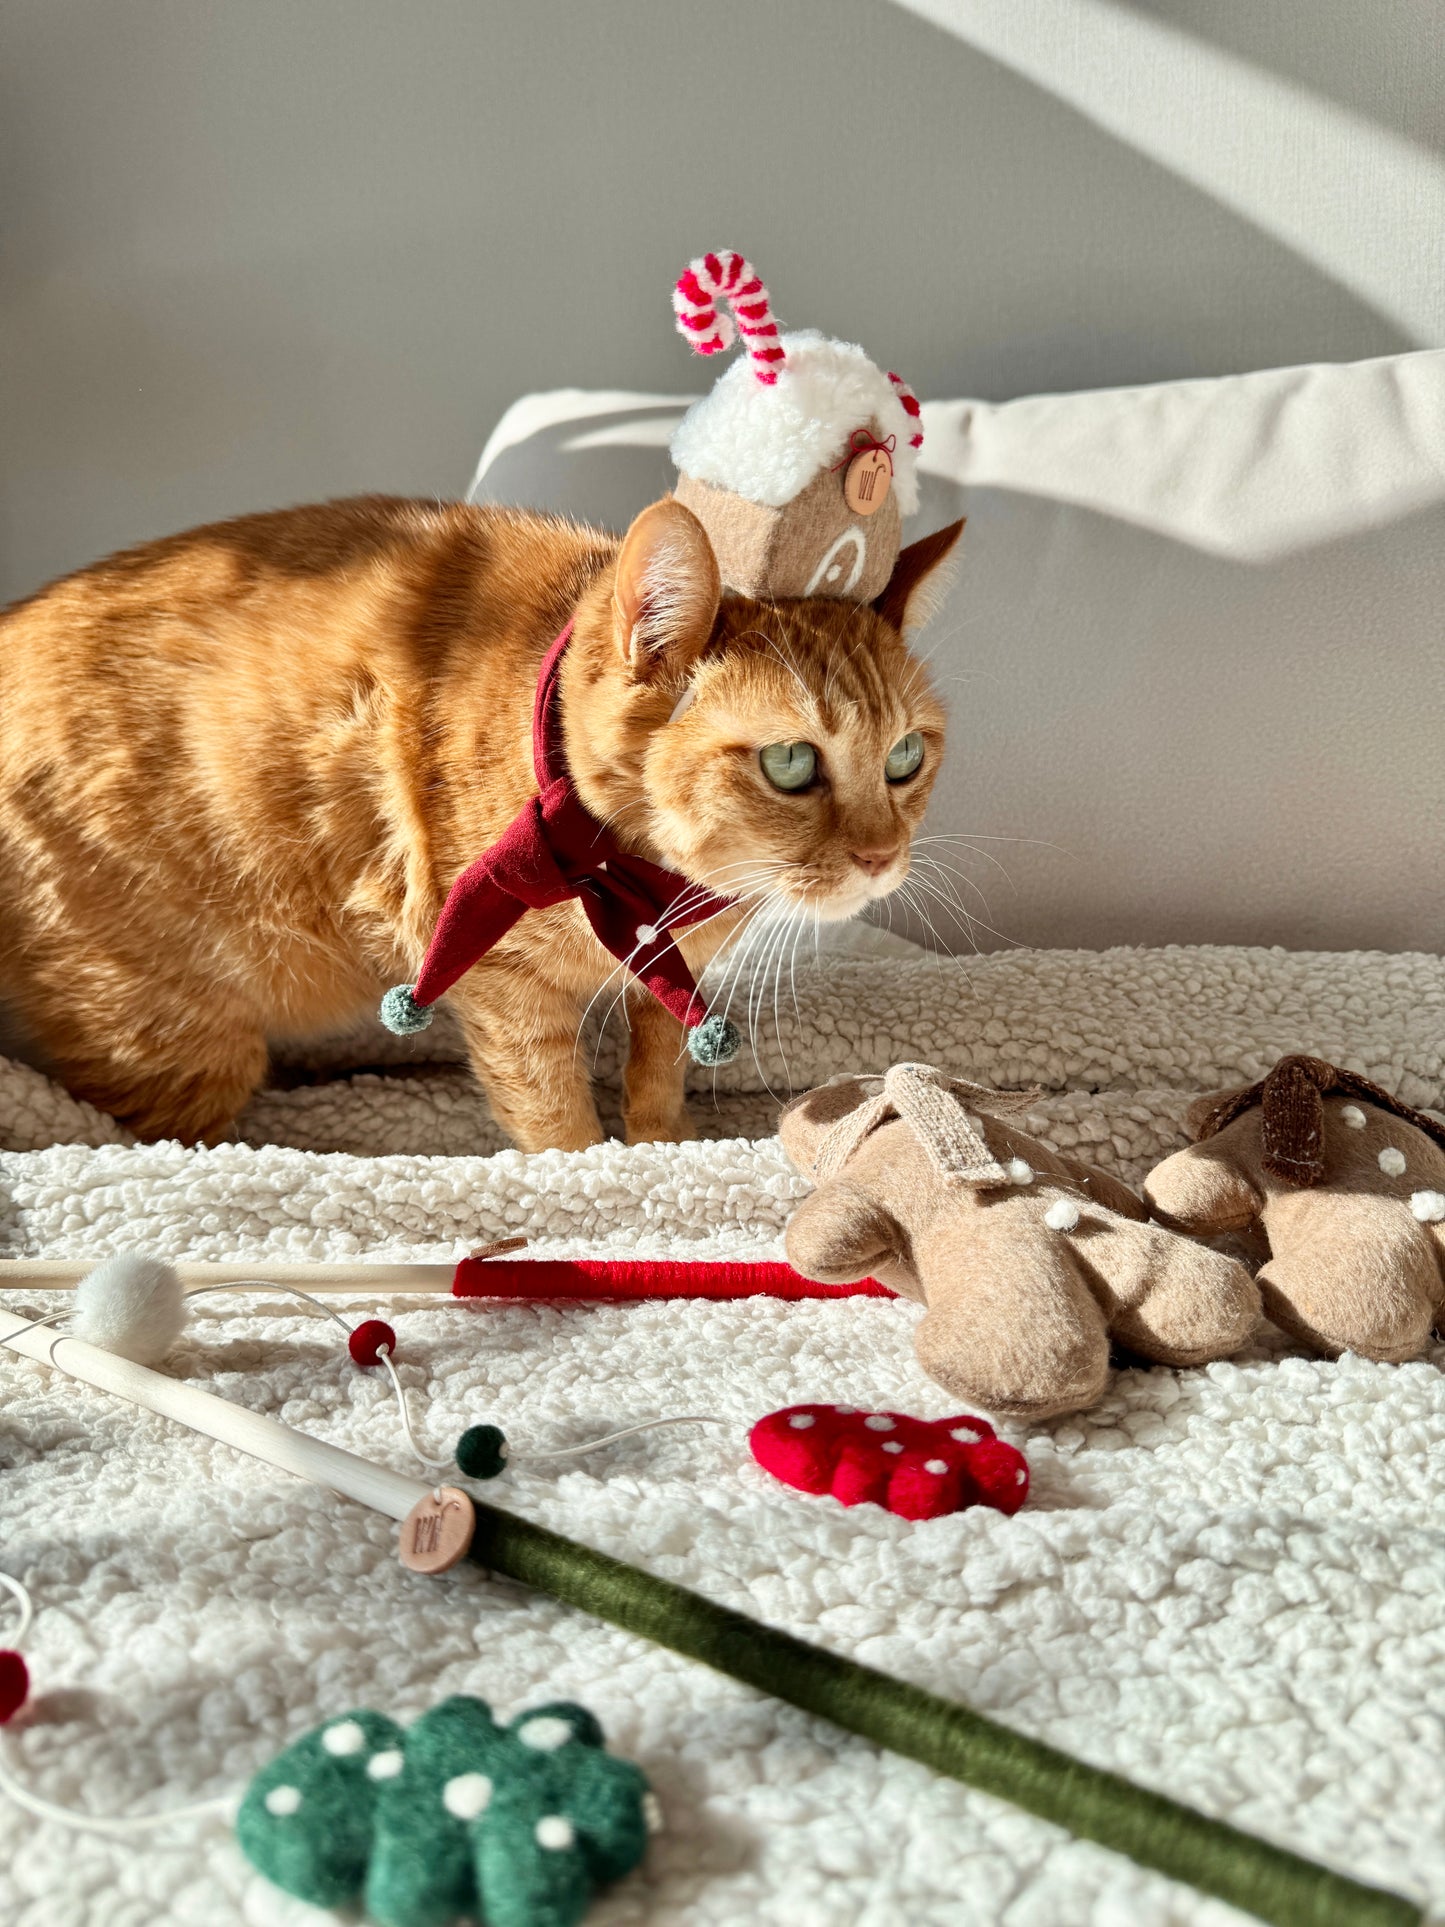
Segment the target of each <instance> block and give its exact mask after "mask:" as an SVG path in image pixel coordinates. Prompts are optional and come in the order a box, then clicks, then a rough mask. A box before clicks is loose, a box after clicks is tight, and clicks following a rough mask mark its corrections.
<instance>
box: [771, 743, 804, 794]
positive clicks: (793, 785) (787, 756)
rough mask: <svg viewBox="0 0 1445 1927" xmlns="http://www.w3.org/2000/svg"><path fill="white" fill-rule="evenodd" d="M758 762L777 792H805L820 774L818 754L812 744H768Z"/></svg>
mask: <svg viewBox="0 0 1445 1927" xmlns="http://www.w3.org/2000/svg"><path fill="white" fill-rule="evenodd" d="M758 761H759V762H760V763H761V764H762V766H763V775H764V776H766V777H767V779H768V781H769V782H770V783H771V784H772V786H773V788H774V789H775V790H805V789H806V788H807V787H808V785H809V783H811V782H812V780H813V778H814V777H815V776H816V775H817V773H818V752H817V751H816V750H815V749H814V748H813V745H812V744H811V743H768V744H766V745H765V746H764V748H762V749H760V750H759V751H758Z"/></svg>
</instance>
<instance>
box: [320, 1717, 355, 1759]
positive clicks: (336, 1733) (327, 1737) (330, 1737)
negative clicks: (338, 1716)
mask: <svg viewBox="0 0 1445 1927" xmlns="http://www.w3.org/2000/svg"><path fill="white" fill-rule="evenodd" d="M321 1744H322V1745H323V1746H324V1747H325V1748H326V1751H327V1752H328V1753H334V1754H335V1755H336V1757H337V1758H338V1759H344V1758H345V1757H346V1755H347V1754H348V1753H360V1752H361V1750H362V1748H363V1747H364V1746H365V1745H366V1734H365V1732H364V1731H363V1729H362V1728H361V1727H359V1726H358V1725H357V1723H356V1721H355V1720H341V1721H340V1722H339V1723H338V1724H337V1725H335V1726H328V1727H327V1729H326V1731H325V1732H324V1733H323V1734H322V1735H321Z"/></svg>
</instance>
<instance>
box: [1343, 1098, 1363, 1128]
mask: <svg viewBox="0 0 1445 1927" xmlns="http://www.w3.org/2000/svg"><path fill="white" fill-rule="evenodd" d="M1340 1122H1341V1124H1344V1125H1346V1126H1347V1127H1348V1128H1349V1129H1350V1130H1352V1131H1363V1130H1364V1128H1365V1114H1364V1112H1363V1111H1362V1110H1361V1109H1360V1107H1359V1105H1358V1104H1347V1105H1346V1106H1345V1108H1344V1109H1343V1110H1342V1111H1341V1112H1340Z"/></svg>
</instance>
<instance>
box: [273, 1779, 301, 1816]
mask: <svg viewBox="0 0 1445 1927" xmlns="http://www.w3.org/2000/svg"><path fill="white" fill-rule="evenodd" d="M300 1808H301V1789H300V1787H299V1786H273V1787H272V1789H271V1791H270V1792H269V1793H268V1794H267V1795H266V1811H267V1812H268V1813H274V1814H275V1816H276V1818H277V1819H278V1820H288V1819H289V1818H290V1817H291V1815H292V1814H293V1813H298V1812H299V1811H300Z"/></svg>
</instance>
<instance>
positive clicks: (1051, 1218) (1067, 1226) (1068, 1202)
mask: <svg viewBox="0 0 1445 1927" xmlns="http://www.w3.org/2000/svg"><path fill="white" fill-rule="evenodd" d="M1078 1222H1079V1207H1078V1206H1077V1205H1076V1204H1075V1203H1074V1201H1073V1199H1072V1198H1055V1199H1054V1201H1053V1203H1052V1204H1051V1205H1050V1206H1049V1208H1048V1210H1047V1211H1046V1212H1045V1213H1044V1223H1045V1224H1046V1225H1047V1226H1048V1227H1049V1230H1050V1231H1072V1230H1073V1229H1074V1227H1075V1226H1076V1225H1077V1224H1078Z"/></svg>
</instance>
